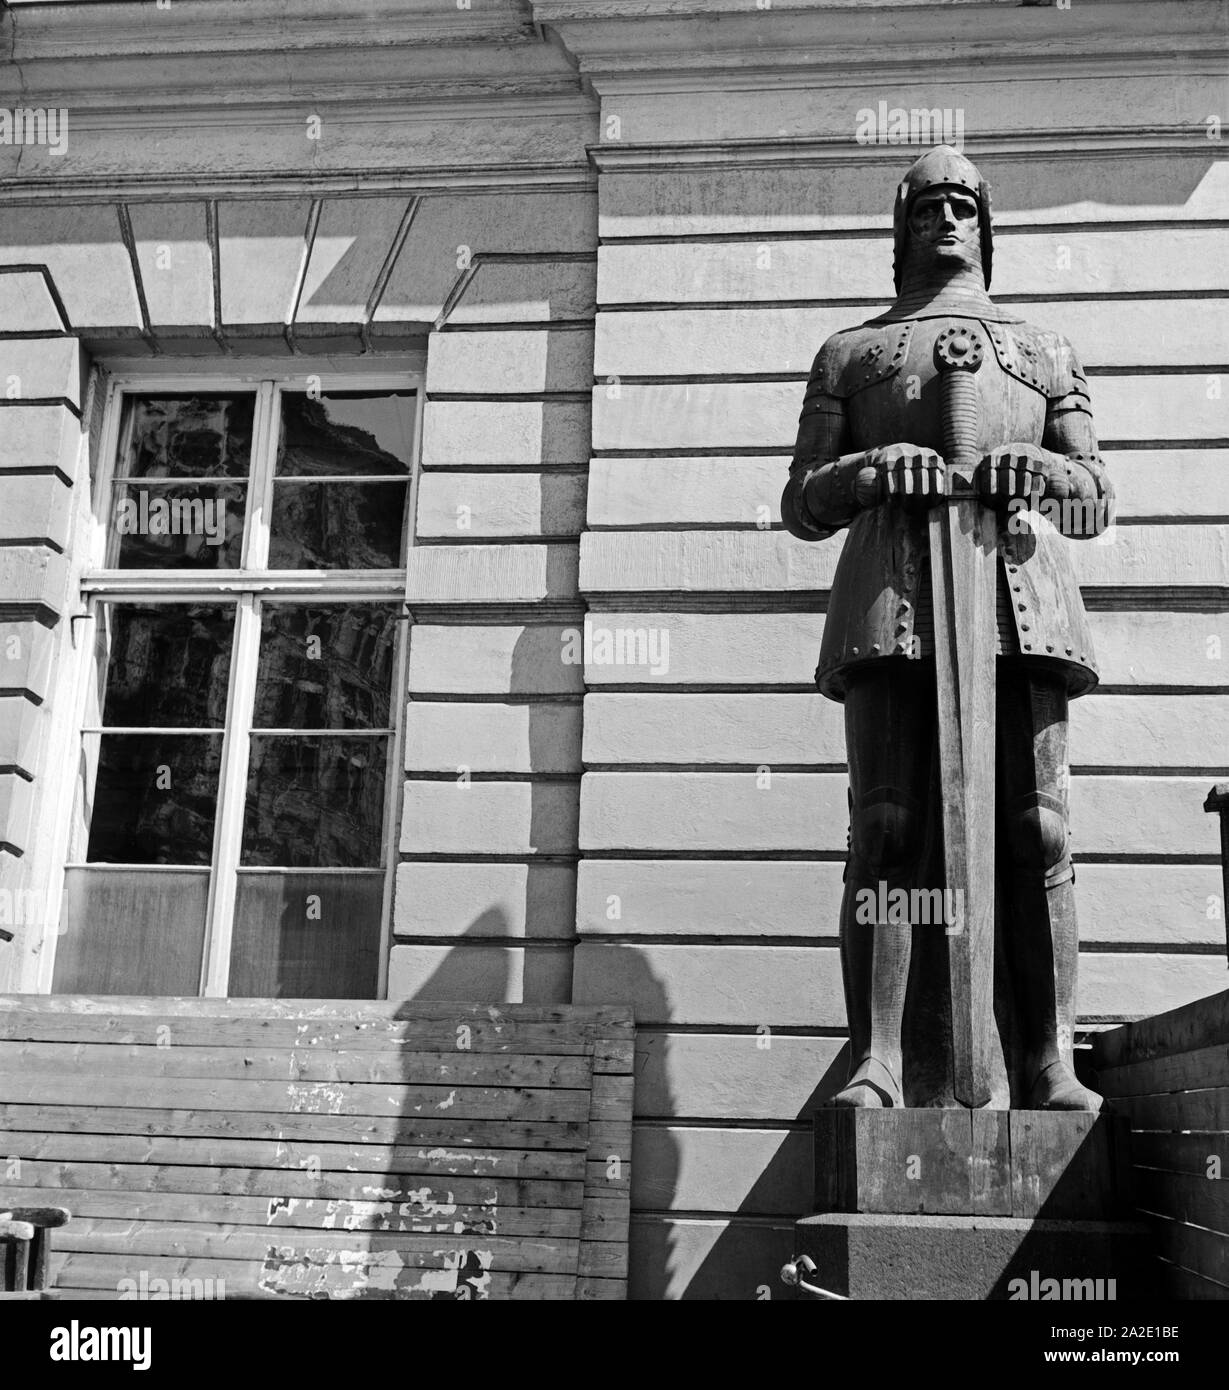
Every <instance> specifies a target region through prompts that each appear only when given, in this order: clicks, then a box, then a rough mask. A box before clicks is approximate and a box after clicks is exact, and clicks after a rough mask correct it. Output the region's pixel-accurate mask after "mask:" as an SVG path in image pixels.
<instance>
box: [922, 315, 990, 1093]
mask: <svg viewBox="0 0 1229 1390" xmlns="http://www.w3.org/2000/svg"><path fill="white" fill-rule="evenodd" d="M984 353H985V344H984V342H983V340H982V338H981V336H980V335H979V333H978V332H977V330H976V329H975V328H974V327H973V326H972V325H961V324H956V325H954V326H952V327H950V328H945V329H944V330H943V332H942V333H940V334H939V336H938V338H937V339H936V340H935V365H936V366H937V368H938V370H939V374H940V376H939V387H940V391H941V393H942V394H941V402H942V411H943V456H944V472H945V479H946V483H947V488H946V495H945V498H944V500H943V501H942V502H941V503H940V504H938V505H937V506H935V507H934V508H932V510H931V512H930V521H929V525H930V576H931V606H932V608H933V613H934V633H935V675H936V687H937V695H938V725H939V784H940V790H941V793H942V802H943V862H944V870H945V875H946V886H947V888H948V889H949V890H950V891H949V893H947V894H946V895H945V900H946V901H947V902H950V903H951V904H952V905H953V910H952V920H950V921H949V922H948V924H947V945H948V977H949V982H950V987H951V1014H952V1063H953V1070H954V1078H955V1096H956V1099H957V1100H958V1101H960V1103H961V1104H962V1105H966V1106H969V1107H976V1106H981V1105H984V1104H985V1103H986V1102H987V1101H988V1100H989V1099H990V1059H991V1044H992V1039H993V1028H994V821H995V815H994V701H995V679H994V677H995V673H994V660H995V586H996V582H997V565H996V556H997V542H998V522H997V519H996V517H995V514H994V512H993V511H992V510H991V508H989V507H986V506H983V505H982V503H981V502H980V500H979V499H978V498H977V496H976V494H975V493H974V490H973V471H974V469H975V468H976V466H977V463H978V459H979V452H978V449H977V438H978V404H979V403H978V394H977V383H976V381H975V379H974V377H975V374H976V372H977V371H978V369H979V368H980V367H981V364H982V360H983V357H984Z"/></svg>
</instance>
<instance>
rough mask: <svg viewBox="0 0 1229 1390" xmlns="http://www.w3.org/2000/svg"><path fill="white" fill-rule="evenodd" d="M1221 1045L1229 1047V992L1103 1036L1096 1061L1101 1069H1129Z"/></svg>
mask: <svg viewBox="0 0 1229 1390" xmlns="http://www.w3.org/2000/svg"><path fill="white" fill-rule="evenodd" d="M1221 1043H1226V1044H1229V990H1222V991H1220V992H1219V993H1217V994H1214V995H1212V996H1211V997H1210V998H1207V999H1198V1000H1195V1001H1193V1002H1192V1003H1190V1004H1187V1005H1184V1006H1183V1007H1182V1008H1180V1009H1175V1010H1173V1011H1172V1012H1170V1013H1167V1014H1162V1015H1160V1016H1159V1017H1157V1018H1148V1019H1142V1020H1141V1021H1140V1022H1138V1023H1133V1024H1131V1026H1130V1027H1129V1028H1118V1029H1115V1031H1114V1032H1112V1033H1102V1034H1101V1035H1100V1036H1099V1037H1098V1038H1097V1039H1096V1041H1095V1043H1094V1046H1093V1060H1094V1061H1095V1062H1096V1064H1097V1066H1098V1067H1104V1068H1110V1067H1119V1066H1127V1065H1130V1064H1131V1063H1134V1062H1145V1061H1148V1060H1150V1059H1151V1058H1153V1057H1168V1056H1172V1055H1174V1054H1176V1053H1182V1052H1190V1051H1193V1050H1194V1049H1196V1048H1202V1047H1215V1046H1217V1045H1219V1044H1221Z"/></svg>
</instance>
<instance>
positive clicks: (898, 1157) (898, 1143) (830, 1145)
mask: <svg viewBox="0 0 1229 1390" xmlns="http://www.w3.org/2000/svg"><path fill="white" fill-rule="evenodd" d="M1007 1128H1008V1127H1007V1116H1006V1114H1005V1113H1004V1112H1003V1111H1001V1110H1000V1111H996V1110H965V1109H951V1110H924V1109H918V1110H915V1109H896V1110H882V1111H869V1110H854V1109H849V1108H844V1109H836V1108H829V1109H822V1110H819V1111H817V1112H816V1114H815V1130H814V1133H815V1162H814V1168H813V1171H814V1176H815V1201H814V1210H816V1211H824V1212H888V1213H892V1214H898V1213H899V1214H902V1215H903V1214H905V1213H927V1214H929V1215H932V1216H934V1215H948V1214H950V1215H958V1216H968V1215H975V1216H1011V1215H1013V1214H1014V1213H1013V1210H1012V1183H1011V1178H1012V1169H1011V1163H1010V1159H1009V1148H1008V1134H1007Z"/></svg>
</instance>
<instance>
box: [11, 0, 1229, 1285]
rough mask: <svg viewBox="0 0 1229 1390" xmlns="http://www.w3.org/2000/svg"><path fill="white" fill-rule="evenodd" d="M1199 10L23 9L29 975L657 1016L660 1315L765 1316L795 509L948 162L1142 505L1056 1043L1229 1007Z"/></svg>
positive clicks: (1123, 531)
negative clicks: (1072, 979) (932, 183)
mask: <svg viewBox="0 0 1229 1390" xmlns="http://www.w3.org/2000/svg"><path fill="white" fill-rule="evenodd" d="M1226 13H1227V12H1226V9H1225V7H1224V5H1223V4H1221V3H1218V0H1186V2H1185V3H1177V0H1163V2H1162V3H1157V0H1075V3H1073V4H1070V5H1041V4H1027V3H1026V4H1023V5H1021V4H1018V3H1015V0H988V2H983V3H972V2H970V3H964V2H963V0H948V2H947V3H942V2H940V3H928V2H927V0H917V2H916V3H900V4H890V3H879V0H862V3H849V2H848V0H708V2H707V3H706V2H705V0H589V2H588V3H582V2H581V0H364V2H363V3H361V4H355V5H353V6H326V5H324V4H322V3H320V0H290V2H289V3H284V0H278V2H277V3H273V0H173V3H166V4H163V3H161V0H157V2H155V0H98V2H97V3H79V4H54V5H52V4H42V3H38V2H37V0H33V2H31V3H18V0H11V3H10V4H9V5H8V6H7V7H6V9H5V12H4V14H3V16H2V18H0V34H2V35H3V41H4V45H5V52H6V61H5V64H4V68H3V83H4V90H5V95H4V97H3V99H2V101H3V107H5V108H7V110H6V111H5V113H4V114H5V115H6V116H7V117H8V122H7V125H4V123H3V122H0V136H4V135H6V134H7V139H2V140H0V183H2V186H3V190H4V194H3V201H2V202H0V364H2V366H0V382H2V383H3V390H0V397H2V399H0V648H2V649H3V660H2V661H0V887H2V888H3V896H2V898H0V932H3V934H4V935H3V936H0V989H4V990H7V991H9V992H30V993H40V992H47V991H57V992H60V991H63V992H82V993H95V994H100V993H102V994H105V993H112V994H136V995H159V994H164V995H172V994H173V995H183V994H187V995H192V994H195V993H202V994H211V995H216V996H219V997H224V996H226V995H228V994H229V995H232V996H240V995H243V996H252V997H275V996H287V997H297V996H303V995H306V996H313V997H346V998H348V997H354V998H383V997H389V998H405V999H422V1000H432V999H434V1000H441V999H455V1000H466V1001H478V1002H492V1003H498V1002H501V1001H507V1002H526V1003H630V1004H632V1005H633V1006H634V1008H635V1011H636V1019H637V1028H638V1060H637V1084H636V1115H637V1123H636V1141H635V1147H634V1153H633V1226H632V1231H633V1234H632V1249H631V1260H632V1266H631V1290H632V1294H633V1296H638V1297H645V1298H661V1297H671V1298H673V1297H682V1296H693V1297H695V1296H721V1297H729V1298H740V1297H741V1298H756V1297H762V1296H765V1291H767V1292H768V1293H770V1294H771V1293H775V1292H776V1290H777V1287H778V1285H777V1276H776V1271H777V1269H778V1268H779V1266H780V1264H781V1263H782V1261H783V1260H784V1259H785V1258H786V1257H787V1255H788V1254H789V1252H790V1249H791V1240H792V1225H793V1220H794V1219H795V1217H797V1216H798V1215H799V1214H800V1213H801V1212H802V1211H803V1210H804V1209H805V1208H806V1206H807V1202H808V1198H809V1191H810V1175H809V1173H808V1163H809V1139H808V1125H807V1122H806V1116H807V1114H808V1112H809V1109H810V1108H812V1107H813V1105H814V1102H815V1099H816V1097H817V1096H821V1095H823V1094H825V1093H826V1092H828V1091H830V1090H831V1089H832V1088H833V1083H834V1082H835V1081H836V1080H838V1079H839V1072H840V1062H839V1054H840V1051H841V1047H842V1030H843V1023H844V1005H843V1002H842V995H841V983H840V966H839V958H838V951H837V946H836V920H837V911H838V906H839V901H840V889H841V873H842V860H843V855H844V850H845V837H846V806H845V787H846V783H845V777H844V771H843V757H844V752H843V731H842V725H841V716H840V708H839V706H837V705H834V704H830V703H828V702H825V701H824V700H822V699H821V698H820V697H819V696H818V694H817V693H816V692H815V690H814V684H813V671H814V666H815V661H816V657H817V654H818V648H819V639H820V635H821V632H822V627H823V621H824V608H825V602H826V595H827V588H828V585H829V583H830V580H831V576H832V572H833V567H834V563H835V558H836V555H837V554H838V552H839V545H840V542H839V539H834V540H832V541H829V542H825V543H823V544H821V545H815V546H806V545H802V544H800V543H798V542H797V541H795V540H794V539H793V538H791V537H790V536H789V535H788V534H787V533H786V532H785V531H784V530H783V529H782V527H781V525H780V520H779V515H778V510H777V508H778V499H779V496H780V492H781V488H782V485H783V483H784V480H785V476H786V469H787V464H788V457H789V450H790V447H791V445H792V442H793V437H794V432H795V426H796V421H797V416H798V410H799V407H800V404H801V399H802V392H803V387H804V384H805V381H806V377H807V373H808V371H809V368H810V365H811V361H812V358H813V356H814V353H815V351H816V349H817V348H818V346H819V344H820V343H821V342H822V341H823V339H824V338H826V337H827V336H828V335H829V334H830V333H831V332H833V331H835V330H836V329H838V328H841V327H845V326H848V325H850V324H853V323H857V322H860V321H862V320H864V319H866V318H869V317H871V316H872V315H873V314H874V313H875V312H876V311H877V310H878V309H879V308H881V307H882V306H884V305H885V304H886V303H887V302H889V301H890V298H891V284H892V280H891V262H892V243H891V229H890V214H891V204H892V196H893V192H894V189H895V183H896V181H897V179H898V178H899V176H900V174H901V172H902V171H903V170H904V168H905V167H907V165H908V164H909V163H910V162H912V160H913V159H914V158H915V157H916V155H917V153H918V152H919V150H918V147H919V146H925V145H927V144H931V143H936V142H938V141H940V140H945V141H947V142H949V143H956V144H958V145H961V146H962V147H963V148H964V149H965V150H966V152H967V153H969V155H970V156H971V157H972V158H973V159H975V160H976V161H977V163H978V165H979V167H981V168H982V170H983V171H984V172H985V174H986V176H987V178H988V179H989V180H990V183H991V185H992V188H993V190H994V207H995V228H996V241H995V274H994V284H993V286H992V293H993V294H994V296H995V297H996V299H999V300H1000V301H1002V302H1004V303H1006V304H1009V305H1012V306H1018V307H1019V308H1020V311H1021V313H1022V314H1023V315H1025V316H1027V317H1028V318H1029V319H1030V320H1032V321H1034V322H1036V323H1039V324H1043V325H1045V326H1047V327H1051V328H1055V329H1058V330H1059V331H1061V332H1063V333H1064V334H1065V335H1067V336H1068V337H1069V338H1070V339H1071V340H1072V342H1073V343H1074V344H1075V346H1076V348H1077V350H1078V351H1079V352H1080V354H1081V356H1082V359H1083V361H1084V364H1085V366H1086V367H1087V369H1088V372H1089V385H1090V387H1091V389H1092V396H1093V407H1094V411H1095V414H1096V419H1097V422H1098V428H1099V433H1100V437H1101V443H1102V448H1103V452H1104V455H1105V457H1106V459H1107V461H1108V464H1109V468H1110V472H1111V476H1112V477H1113V479H1114V482H1115V486H1116V489H1117V493H1118V498H1119V504H1118V520H1117V524H1116V525H1115V526H1114V527H1113V528H1112V530H1111V531H1110V532H1109V533H1108V535H1107V536H1106V537H1104V538H1102V539H1100V540H1098V541H1095V542H1088V543H1085V544H1081V545H1079V546H1077V547H1075V549H1074V560H1075V564H1076V566H1077V571H1078V574H1079V578H1080V581H1081V585H1082V588H1083V592H1084V596H1085V602H1086V604H1087V607H1088V609H1089V613H1090V621H1091V624H1092V627H1093V632H1094V637H1095V640H1096V643H1097V652H1098V658H1099V664H1100V668H1101V672H1102V676H1101V686H1100V688H1099V689H1098V691H1097V692H1096V693H1095V694H1093V695H1092V696H1090V697H1088V698H1087V699H1084V700H1081V701H1079V702H1078V703H1077V704H1076V705H1075V706H1074V707H1073V715H1072V718H1073V732H1072V738H1073V748H1074V766H1073V777H1072V804H1073V818H1074V831H1075V842H1076V862H1077V865H1078V891H1079V894H1080V912H1081V923H1082V930H1083V933H1084V938H1085V942H1084V944H1085V947H1086V949H1085V951H1084V953H1083V956H1082V963H1081V995H1080V999H1081V1015H1082V1019H1083V1022H1084V1024H1085V1025H1086V1027H1087V1028H1090V1029H1091V1028H1096V1027H1098V1026H1100V1025H1103V1024H1106V1023H1110V1022H1114V1021H1119V1020H1122V1019H1126V1018H1133V1017H1138V1016H1142V1015H1148V1014H1153V1013H1157V1012H1159V1011H1161V1010H1163V1009H1167V1008H1171V1007H1173V1006H1175V1005H1178V1004H1181V1003H1184V1002H1186V1001H1188V1000H1191V999H1195V998H1198V997H1201V996H1203V995H1207V994H1210V993H1212V992H1213V991H1214V990H1216V989H1219V988H1221V987H1222V984H1223V978H1224V976H1223V971H1224V962H1223V949H1224V930H1225V924H1224V920H1223V917H1224V904H1223V902H1222V900H1221V896H1220V894H1221V887H1220V872H1219V869H1218V867H1217V865H1218V858H1217V850H1218V840H1217V831H1216V827H1215V824H1214V823H1213V821H1212V818H1210V817H1207V816H1205V815H1204V814H1203V812H1202V801H1203V796H1204V793H1205V792H1206V789H1207V784H1208V782H1209V778H1210V777H1221V778H1223V777H1225V776H1226V775H1229V741H1227V739H1226V736H1225V726H1226V717H1227V715H1229V676H1227V675H1226V670H1227V669H1229V668H1227V664H1226V663H1229V653H1224V654H1223V653H1222V646H1223V645H1224V644H1226V643H1229V528H1227V525H1226V517H1229V482H1227V481H1226V471H1225V464H1226V452H1225V450H1226V447H1229V412H1227V407H1226V402H1225V390H1226V384H1227V383H1226V379H1225V373H1226V371H1229V367H1227V366H1226V363H1227V361H1229V339H1227V337H1226V330H1225V326H1224V324H1225V318H1224V305H1225V299H1226V294H1227V292H1229V230H1227V229H1229V158H1227V156H1226V145H1225V137H1224V136H1223V135H1222V129H1221V127H1222V122H1224V121H1225V120H1227V119H1229V109H1227V107H1229V102H1227V100H1226V98H1227V94H1229V84H1227V82H1226V72H1227V68H1226V56H1227V50H1229V26H1227V22H1226ZM5 938H8V939H5Z"/></svg>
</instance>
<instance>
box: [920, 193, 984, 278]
mask: <svg viewBox="0 0 1229 1390" xmlns="http://www.w3.org/2000/svg"><path fill="white" fill-rule="evenodd" d="M977 212H978V209H977V199H976V198H974V197H973V195H972V194H971V193H970V192H968V190H967V189H964V188H960V187H958V186H957V185H954V184H938V185H936V186H935V187H934V188H928V189H927V190H926V191H925V192H924V193H919V194H918V196H917V197H916V198H915V199H914V200H913V206H912V207H911V208H910V209H909V231H910V238H909V242H910V253H911V255H913V256H916V257H918V258H919V259H920V261H921V263H922V264H923V265H933V266H935V267H936V268H938V267H945V268H947V269H949V270H954V269H955V268H956V267H957V266H958V265H960V264H964V265H973V266H980V265H981V228H980V226H979V224H978V217H977Z"/></svg>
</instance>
